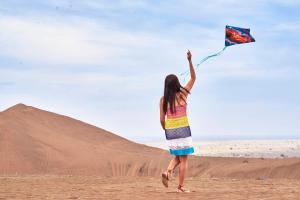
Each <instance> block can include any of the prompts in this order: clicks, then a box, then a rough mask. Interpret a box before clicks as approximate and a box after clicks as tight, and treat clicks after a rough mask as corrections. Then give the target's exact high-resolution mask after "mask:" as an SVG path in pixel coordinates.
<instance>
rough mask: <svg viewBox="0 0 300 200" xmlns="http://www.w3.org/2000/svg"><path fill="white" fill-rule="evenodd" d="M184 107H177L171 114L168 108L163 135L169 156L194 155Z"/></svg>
mask: <svg viewBox="0 0 300 200" xmlns="http://www.w3.org/2000/svg"><path fill="white" fill-rule="evenodd" d="M186 106H187V104H184V105H178V106H176V107H175V110H176V112H174V113H173V114H172V113H171V110H170V108H169V107H168V109H167V113H166V121H165V134H166V139H167V144H168V147H169V151H170V154H172V155H176V156H177V155H188V154H192V153H194V147H193V142H192V134H191V129H190V126H189V122H188V118H187V115H186Z"/></svg>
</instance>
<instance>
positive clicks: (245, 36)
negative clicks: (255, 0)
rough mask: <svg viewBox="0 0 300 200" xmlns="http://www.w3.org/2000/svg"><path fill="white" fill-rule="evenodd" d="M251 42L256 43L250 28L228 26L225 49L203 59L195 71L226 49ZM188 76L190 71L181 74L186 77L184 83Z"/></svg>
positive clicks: (226, 28)
mask: <svg viewBox="0 0 300 200" xmlns="http://www.w3.org/2000/svg"><path fill="white" fill-rule="evenodd" d="M250 42H255V39H254V38H253V37H252V36H251V35H250V29H249V28H240V27H234V26H228V25H226V27H225V47H224V48H223V49H222V50H221V51H219V52H217V53H214V54H212V55H209V56H206V57H205V58H203V59H202V60H201V61H200V63H199V64H197V66H196V67H195V69H197V68H198V67H199V66H200V65H201V64H202V63H204V62H205V61H206V60H208V59H210V58H212V57H216V56H219V55H221V54H222V53H223V52H224V51H225V49H226V48H227V47H229V46H232V45H235V44H245V43H250ZM188 74H189V70H187V71H185V72H183V73H181V74H180V75H181V76H183V75H185V77H184V81H185V78H186V77H187V75H188Z"/></svg>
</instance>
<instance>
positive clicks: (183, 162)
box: [179, 155, 188, 186]
mask: <svg viewBox="0 0 300 200" xmlns="http://www.w3.org/2000/svg"><path fill="white" fill-rule="evenodd" d="M187 158H188V156H187V155H183V156H179V161H180V166H179V185H181V186H183V181H184V178H185V173H186V170H187Z"/></svg>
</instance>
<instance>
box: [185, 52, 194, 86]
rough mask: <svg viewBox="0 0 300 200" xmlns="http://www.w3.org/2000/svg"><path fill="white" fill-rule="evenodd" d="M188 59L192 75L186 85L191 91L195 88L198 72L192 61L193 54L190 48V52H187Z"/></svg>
mask: <svg viewBox="0 0 300 200" xmlns="http://www.w3.org/2000/svg"><path fill="white" fill-rule="evenodd" d="M187 59H188V61H189V68H190V74H191V77H190V80H189V81H188V82H187V84H186V85H185V89H187V90H188V91H191V89H192V88H193V85H194V83H195V80H196V73H195V69H194V66H193V63H192V54H191V52H190V50H188V52H187Z"/></svg>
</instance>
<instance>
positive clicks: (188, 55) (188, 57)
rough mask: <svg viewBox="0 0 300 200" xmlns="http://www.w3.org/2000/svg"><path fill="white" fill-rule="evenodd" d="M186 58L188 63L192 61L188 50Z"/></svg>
mask: <svg viewBox="0 0 300 200" xmlns="http://www.w3.org/2000/svg"><path fill="white" fill-rule="evenodd" d="M186 57H187V59H188V61H191V60H192V54H191V52H190V50H188V52H187V53H186Z"/></svg>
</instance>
